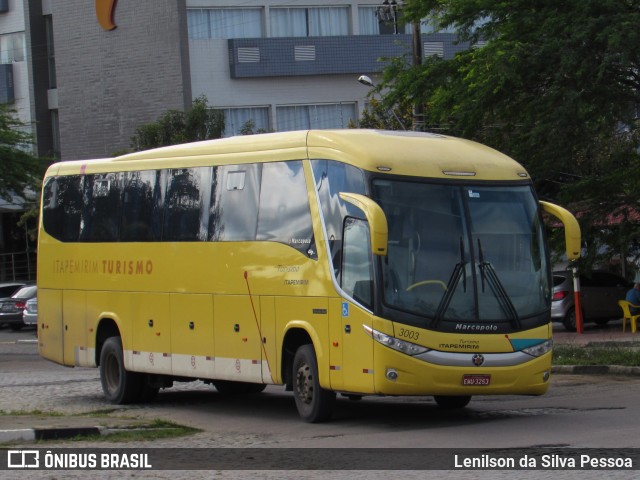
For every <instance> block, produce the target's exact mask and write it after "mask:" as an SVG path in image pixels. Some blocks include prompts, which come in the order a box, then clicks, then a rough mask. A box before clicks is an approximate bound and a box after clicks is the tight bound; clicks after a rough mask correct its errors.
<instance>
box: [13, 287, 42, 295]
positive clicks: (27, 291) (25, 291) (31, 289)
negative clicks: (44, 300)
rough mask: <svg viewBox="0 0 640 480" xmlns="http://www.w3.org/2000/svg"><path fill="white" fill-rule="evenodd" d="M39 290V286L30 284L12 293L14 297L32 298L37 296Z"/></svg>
mask: <svg viewBox="0 0 640 480" xmlns="http://www.w3.org/2000/svg"><path fill="white" fill-rule="evenodd" d="M36 291H37V287H36V286H35V285H29V286H26V287H22V288H21V289H20V290H18V291H17V292H16V293H14V294H13V295H12V298H31V297H33V296H35V294H36Z"/></svg>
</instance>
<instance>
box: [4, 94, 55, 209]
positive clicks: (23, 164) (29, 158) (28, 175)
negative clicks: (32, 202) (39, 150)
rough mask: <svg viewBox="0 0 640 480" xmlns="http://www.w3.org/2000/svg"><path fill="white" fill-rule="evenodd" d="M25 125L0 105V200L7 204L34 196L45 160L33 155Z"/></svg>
mask: <svg viewBox="0 0 640 480" xmlns="http://www.w3.org/2000/svg"><path fill="white" fill-rule="evenodd" d="M27 126H28V125H27V124H25V123H24V122H22V121H20V120H19V119H18V118H17V117H16V112H15V110H13V109H11V108H10V107H9V106H8V105H6V104H0V159H1V160H0V161H1V162H2V170H1V172H0V197H2V198H4V199H5V200H7V201H10V200H11V199H12V197H13V196H19V197H22V198H24V196H25V194H26V193H27V192H29V191H30V192H33V193H34V195H37V192H39V191H40V183H41V182H42V177H43V175H44V171H45V169H46V167H47V165H48V164H49V163H50V161H49V160H48V159H45V158H40V157H37V156H34V155H33V154H32V153H30V152H31V148H32V146H33V138H32V136H31V135H30V134H29V133H27V132H26V131H25V128H26V127H27Z"/></svg>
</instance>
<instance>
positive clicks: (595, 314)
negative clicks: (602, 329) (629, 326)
mask: <svg viewBox="0 0 640 480" xmlns="http://www.w3.org/2000/svg"><path fill="white" fill-rule="evenodd" d="M631 287H632V284H631V283H630V282H628V281H627V280H625V279H624V278H622V277H620V276H618V275H616V274H614V273H611V272H606V271H602V270H596V271H593V272H591V273H589V274H582V275H580V306H581V310H582V319H583V322H585V323H587V322H596V323H598V324H605V323H607V322H608V321H609V320H611V319H613V318H621V317H622V310H620V307H619V306H618V300H624V298H625V296H626V294H627V291H628V290H629V289H630V288H631ZM551 320H552V321H554V322H562V324H563V325H564V327H565V328H566V329H567V330H569V331H570V332H574V331H575V330H576V309H575V295H574V293H573V276H572V274H571V272H570V271H561V272H553V297H552V302H551Z"/></svg>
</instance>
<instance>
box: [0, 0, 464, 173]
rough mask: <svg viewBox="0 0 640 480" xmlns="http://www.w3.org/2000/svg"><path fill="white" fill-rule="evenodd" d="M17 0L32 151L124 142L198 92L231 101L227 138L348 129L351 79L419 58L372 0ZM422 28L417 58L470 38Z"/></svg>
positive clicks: (82, 152) (355, 104) (353, 113)
mask: <svg viewBox="0 0 640 480" xmlns="http://www.w3.org/2000/svg"><path fill="white" fill-rule="evenodd" d="M0 1H2V0H0ZM7 1H9V2H11V1H12V0H7ZM15 1H20V0H15ZM23 1H24V2H26V8H25V11H26V15H27V18H28V28H27V30H28V36H29V38H30V42H29V43H28V47H29V51H30V53H31V56H32V58H33V61H32V64H33V68H32V74H31V78H30V81H31V83H32V85H33V87H32V89H33V94H32V95H33V97H34V99H35V101H34V106H33V107H32V110H33V116H34V118H35V120H37V126H36V129H37V138H38V149H39V152H47V151H53V152H55V153H56V156H57V157H58V158H61V159H64V160H73V159H87V158H97V157H107V156H112V155H114V154H116V153H118V152H122V151H123V150H126V149H128V148H130V139H131V137H132V135H133V134H134V131H135V129H136V127H138V126H140V125H142V124H145V123H149V122H152V121H155V120H156V119H157V118H158V117H159V116H160V115H161V114H162V113H164V112H166V111H167V110H169V109H178V110H184V109H186V108H188V107H189V106H190V104H191V102H192V100H193V99H195V98H198V97H206V99H207V102H208V105H209V106H211V107H213V108H217V109H221V110H223V111H224V114H225V126H226V128H225V136H231V135H237V134H239V133H241V132H242V131H246V130H251V131H254V132H258V131H284V130H296V129H305V128H343V127H347V126H348V125H349V124H350V122H351V123H357V119H358V118H359V116H360V114H361V112H362V110H363V109H364V108H365V106H366V102H367V94H368V93H369V90H368V89H367V88H366V87H364V86H363V85H361V84H359V83H358V82H357V78H358V77H359V76H360V75H362V74H367V75H369V76H372V77H374V78H375V75H376V74H378V73H380V72H381V71H382V69H383V67H384V65H385V63H386V61H385V60H384V59H385V58H386V59H389V58H392V57H398V56H404V57H406V58H407V61H408V62H410V61H411V59H412V48H413V47H412V41H413V38H414V36H413V34H412V29H411V25H405V24H403V23H402V21H401V18H400V17H399V15H400V13H401V12H400V11H399V10H394V11H387V12H386V13H387V14H386V16H384V18H386V19H387V20H386V21H382V18H383V16H382V15H381V11H380V8H387V9H388V8H389V7H383V5H382V3H381V2H374V1H372V0H335V1H333V2H331V5H330V6H328V5H326V4H324V3H322V2H308V1H303V0H287V1H286V2H285V1H282V0H255V1H254V0H247V1H245V2H242V3H241V4H240V5H239V4H238V2H237V1H232V0H215V1H214V0H117V1H116V0H106V1H101V0H98V1H87V0H65V1H64V2H61V1H54V0H23ZM387 3H388V2H387ZM392 3H393V2H392ZM100 9H103V10H102V16H103V18H106V19H107V20H105V21H102V23H105V22H106V25H101V18H100V15H101V12H100V11H99V10H100ZM105 12H106V13H105ZM389 13H391V15H389ZM394 20H395V21H394ZM105 26H106V28H105ZM425 30H426V29H425V28H424V27H423V34H422V35H421V37H420V42H419V44H420V49H421V50H422V51H421V54H422V55H423V56H424V55H440V56H444V57H449V56H452V55H453V54H454V53H455V51H457V50H459V49H462V48H467V47H468V46H465V45H459V44H456V42H455V37H454V35H452V34H448V33H430V32H428V31H425ZM45 80H46V85H44V83H45Z"/></svg>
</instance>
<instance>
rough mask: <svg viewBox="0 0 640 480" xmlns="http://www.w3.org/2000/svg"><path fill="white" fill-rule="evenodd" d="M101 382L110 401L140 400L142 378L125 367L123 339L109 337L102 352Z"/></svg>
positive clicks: (130, 401) (126, 401)
mask: <svg viewBox="0 0 640 480" xmlns="http://www.w3.org/2000/svg"><path fill="white" fill-rule="evenodd" d="M100 382H101V383H102V391H103V392H104V396H105V397H106V398H107V400H108V401H109V402H110V403H115V404H124V403H134V402H136V401H137V400H139V397H140V393H141V391H140V388H141V379H140V378H139V377H138V374H136V373H134V372H129V371H127V369H125V368H124V356H123V353H122V340H121V339H120V337H109V338H107V340H106V341H105V342H104V345H103V346H102V351H101V352H100Z"/></svg>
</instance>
